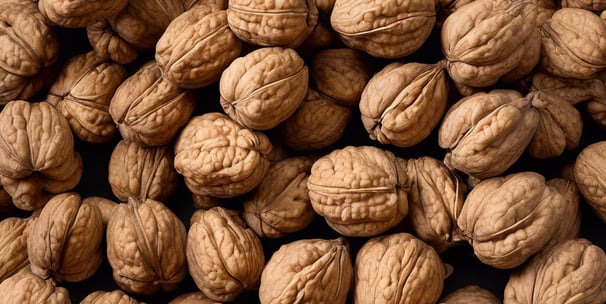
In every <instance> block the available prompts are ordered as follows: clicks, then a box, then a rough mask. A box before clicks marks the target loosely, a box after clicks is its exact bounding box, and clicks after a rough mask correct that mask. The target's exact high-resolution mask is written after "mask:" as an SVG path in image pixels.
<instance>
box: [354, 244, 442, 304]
mask: <svg viewBox="0 0 606 304" xmlns="http://www.w3.org/2000/svg"><path fill="white" fill-rule="evenodd" d="M445 276H446V268H445V267H444V264H442V260H441V259H440V256H438V254H437V252H436V251H435V250H434V249H433V248H432V247H431V246H429V245H427V244H426V243H424V242H423V241H421V240H419V239H417V238H416V237H414V236H413V235H412V234H408V233H397V234H388V235H384V236H380V237H375V238H372V239H370V240H368V241H367V242H366V243H365V244H364V245H363V246H362V248H360V251H358V254H357V255H356V265H355V283H354V292H353V300H354V302H355V303H358V304H365V303H377V304H379V303H380V304H390V303H394V304H395V303H401V304H413V303H415V304H431V303H436V302H437V300H438V299H439V297H440V294H441V293H442V288H443V286H444V278H445Z"/></svg>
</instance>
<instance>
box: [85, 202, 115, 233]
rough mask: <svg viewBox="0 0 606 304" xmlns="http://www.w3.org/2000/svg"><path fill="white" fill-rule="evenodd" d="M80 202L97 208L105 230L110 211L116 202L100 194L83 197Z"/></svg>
mask: <svg viewBox="0 0 606 304" xmlns="http://www.w3.org/2000/svg"><path fill="white" fill-rule="evenodd" d="M82 203H87V204H91V205H95V206H97V208H99V211H101V219H102V220H103V229H104V230H103V231H105V228H106V227H107V222H109V218H110V217H111V214H112V211H113V210H114V207H116V206H118V203H116V202H114V201H112V200H109V199H107V198H104V197H100V196H88V197H85V198H84V199H82Z"/></svg>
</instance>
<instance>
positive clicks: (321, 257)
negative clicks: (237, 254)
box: [259, 238, 353, 304]
mask: <svg viewBox="0 0 606 304" xmlns="http://www.w3.org/2000/svg"><path fill="white" fill-rule="evenodd" d="M352 281H353V267H352V262H351V258H350V255H349V248H348V245H347V244H346V243H345V239H343V238H338V239H335V240H324V239H300V240H296V241H293V242H290V243H286V244H284V245H282V246H280V248H279V249H278V250H277V251H276V252H274V253H273V254H272V256H271V258H270V259H269V261H268V262H267V265H265V269H263V273H262V274H261V285H260V287H259V299H260V300H261V303H262V304H273V303H295V302H301V303H334V304H344V303H346V301H347V294H348V292H349V290H350V286H351V283H352Z"/></svg>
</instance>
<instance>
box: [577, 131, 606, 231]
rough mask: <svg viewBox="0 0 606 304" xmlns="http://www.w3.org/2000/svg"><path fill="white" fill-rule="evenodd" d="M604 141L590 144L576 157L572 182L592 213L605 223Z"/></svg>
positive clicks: (605, 163) (605, 147)
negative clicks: (573, 181) (574, 182)
mask: <svg viewBox="0 0 606 304" xmlns="http://www.w3.org/2000/svg"><path fill="white" fill-rule="evenodd" d="M605 149H606V141H598V142H595V143H592V144H590V145H588V146H586V147H585V148H583V150H581V152H579V154H578V155H577V158H576V161H575V164H574V180H575V181H576V184H577V186H578V187H579V192H580V193H581V195H582V196H583V198H585V200H586V201H587V203H588V204H589V206H590V207H591V208H592V209H593V211H594V212H595V213H596V214H597V215H598V216H599V217H600V219H602V221H604V222H606V195H605V193H606V182H605V179H604V165H606V153H604V151H606V150H605Z"/></svg>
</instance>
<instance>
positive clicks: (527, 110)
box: [438, 90, 539, 179]
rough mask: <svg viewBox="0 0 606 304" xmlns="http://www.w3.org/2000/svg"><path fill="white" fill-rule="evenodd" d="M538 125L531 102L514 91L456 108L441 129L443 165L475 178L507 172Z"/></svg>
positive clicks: (462, 102)
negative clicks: (444, 151)
mask: <svg viewBox="0 0 606 304" xmlns="http://www.w3.org/2000/svg"><path fill="white" fill-rule="evenodd" d="M538 122H539V113H538V111H537V110H536V109H535V108H534V107H532V105H531V103H530V100H529V99H528V98H523V97H522V95H521V94H520V93H519V92H517V91H513V90H493V91H490V92H488V93H484V92H480V93H476V94H473V95H471V96H467V97H464V98H463V99H461V100H459V101H458V102H457V103H456V104H454V105H453V106H452V107H450V109H448V111H447V112H446V114H445V115H444V119H443V120H442V122H441V125H440V127H439V129H438V144H439V145H440V147H442V148H444V149H447V150H448V151H447V153H446V156H445V157H444V162H445V163H446V165H447V166H449V167H451V168H455V169H457V170H460V171H462V172H464V173H466V174H468V175H470V176H473V177H476V178H480V179H483V178H487V177H492V176H497V175H500V174H501V173H503V172H505V170H507V169H508V168H509V167H510V166H511V165H512V164H513V163H514V162H516V161H517V160H518V158H519V157H520V156H521V155H522V153H523V152H524V151H525V150H526V147H527V146H528V144H529V143H530V140H531V139H532V136H533V135H534V131H535V130H536V128H537V124H538Z"/></svg>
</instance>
